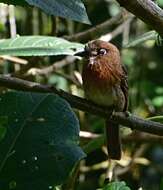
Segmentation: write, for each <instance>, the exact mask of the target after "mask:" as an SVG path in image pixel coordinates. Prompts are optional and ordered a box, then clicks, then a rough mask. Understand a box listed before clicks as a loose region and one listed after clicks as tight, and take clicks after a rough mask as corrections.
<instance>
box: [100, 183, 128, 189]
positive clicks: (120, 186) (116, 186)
mask: <svg viewBox="0 0 163 190" xmlns="http://www.w3.org/2000/svg"><path fill="white" fill-rule="evenodd" d="M102 190H131V189H130V188H129V187H128V186H126V183H125V182H124V181H121V182H112V183H109V184H108V185H106V186H105V187H104V188H103V189H102Z"/></svg>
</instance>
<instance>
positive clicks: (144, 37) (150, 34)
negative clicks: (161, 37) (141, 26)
mask: <svg viewBox="0 0 163 190" xmlns="http://www.w3.org/2000/svg"><path fill="white" fill-rule="evenodd" d="M157 36H158V34H157V32H155V31H154V30H152V31H150V32H146V33H144V34H143V35H141V36H138V37H137V38H135V39H134V40H132V41H131V42H129V43H128V44H124V46H123V47H124V48H131V47H135V46H138V45H140V44H142V43H143V42H145V41H147V40H156V39H157Z"/></svg>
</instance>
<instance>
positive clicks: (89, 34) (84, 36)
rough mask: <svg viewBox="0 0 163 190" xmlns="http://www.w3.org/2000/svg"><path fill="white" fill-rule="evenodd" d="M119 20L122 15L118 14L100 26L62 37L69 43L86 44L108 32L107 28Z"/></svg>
mask: <svg viewBox="0 0 163 190" xmlns="http://www.w3.org/2000/svg"><path fill="white" fill-rule="evenodd" d="M121 19H122V13H119V14H118V15H116V16H114V17H112V18H110V19H109V20H106V21H105V22H103V23H101V24H98V25H96V26H95V27H92V28H90V29H88V30H85V31H83V32H79V33H77V34H73V35H71V36H63V37H64V38H65V39H67V40H71V41H80V42H86V41H88V40H90V39H94V38H97V37H99V36H101V35H103V34H105V33H106V32H108V28H109V27H110V26H113V25H115V24H117V23H119V22H120V21H121Z"/></svg>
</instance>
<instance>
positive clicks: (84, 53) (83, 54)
mask: <svg viewBox="0 0 163 190" xmlns="http://www.w3.org/2000/svg"><path fill="white" fill-rule="evenodd" d="M74 55H75V56H79V57H86V55H87V53H86V52H85V50H83V51H80V52H78V53H75V54H74Z"/></svg>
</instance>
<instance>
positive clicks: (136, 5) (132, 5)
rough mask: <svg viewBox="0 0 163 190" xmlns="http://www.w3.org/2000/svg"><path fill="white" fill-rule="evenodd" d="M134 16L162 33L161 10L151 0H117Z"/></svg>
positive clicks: (162, 16) (162, 12)
mask: <svg viewBox="0 0 163 190" xmlns="http://www.w3.org/2000/svg"><path fill="white" fill-rule="evenodd" d="M117 2H118V3H119V4H120V5H121V6H123V7H124V8H126V9H127V10H128V11H130V12H131V13H133V14H134V15H135V16H137V17H138V18H140V19H141V20H143V21H144V22H145V23H147V24H149V25H150V26H151V27H152V28H153V29H155V30H156V31H157V32H158V33H159V34H160V35H163V10H162V9H161V8H160V7H159V6H158V5H156V4H155V3H154V2H153V1H151V0H117Z"/></svg>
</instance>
